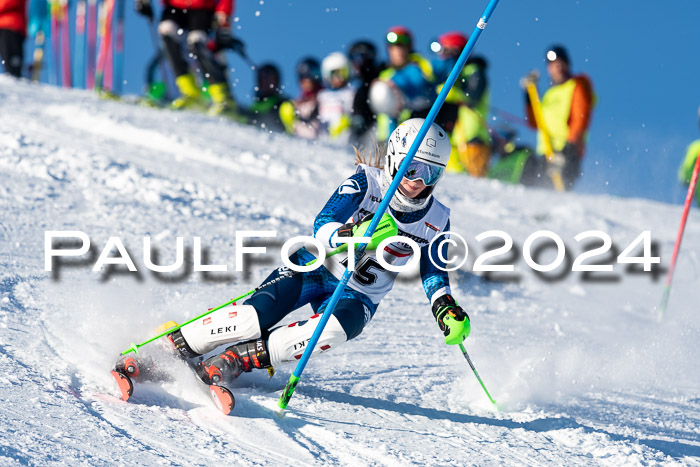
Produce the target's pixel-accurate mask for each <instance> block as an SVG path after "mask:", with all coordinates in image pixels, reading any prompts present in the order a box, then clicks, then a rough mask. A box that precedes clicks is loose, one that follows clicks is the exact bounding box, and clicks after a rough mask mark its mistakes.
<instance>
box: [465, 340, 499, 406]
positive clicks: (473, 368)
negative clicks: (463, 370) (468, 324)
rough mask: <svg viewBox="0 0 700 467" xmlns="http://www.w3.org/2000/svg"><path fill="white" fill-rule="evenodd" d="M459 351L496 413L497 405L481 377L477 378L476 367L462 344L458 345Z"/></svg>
mask: <svg viewBox="0 0 700 467" xmlns="http://www.w3.org/2000/svg"><path fill="white" fill-rule="evenodd" d="M459 349H460V350H461V351H462V355H464V358H466V359H467V362H469V366H470V367H471V368H472V371H473V372H474V376H476V379H477V381H479V384H480V385H481V388H482V389H483V390H484V392H485V393H486V395H487V396H488V398H489V400H490V401H491V403H492V404H493V406H494V407H496V410H497V411H498V410H499V409H498V404H496V401H495V400H493V397H491V394H489V390H488V389H486V386H485V385H484V382H483V381H482V380H481V376H479V373H478V372H477V371H476V367H475V366H474V364H473V363H472V359H471V358H469V354H468V353H467V349H465V348H464V344H461V343H460V344H459Z"/></svg>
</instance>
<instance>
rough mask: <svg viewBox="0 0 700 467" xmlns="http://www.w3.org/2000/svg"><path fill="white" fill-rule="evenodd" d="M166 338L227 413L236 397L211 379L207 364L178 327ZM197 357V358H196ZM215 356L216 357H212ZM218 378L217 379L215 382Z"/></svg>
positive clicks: (222, 410) (218, 406) (220, 407)
mask: <svg viewBox="0 0 700 467" xmlns="http://www.w3.org/2000/svg"><path fill="white" fill-rule="evenodd" d="M168 340H169V341H170V344H171V345H172V348H173V349H174V350H175V351H176V353H177V355H178V357H180V359H182V360H183V361H184V362H186V363H187V365H188V366H189V367H190V369H191V370H192V372H193V373H194V374H195V376H196V377H197V378H198V379H199V380H200V381H201V382H202V383H204V384H206V385H207V386H209V394H210V395H211V398H212V400H213V401H214V404H215V405H216V407H217V408H218V409H219V410H220V411H221V412H222V413H223V414H224V415H228V414H229V413H231V411H232V410H233V408H234V406H235V405H236V399H235V398H234V397H233V394H231V391H229V390H228V389H227V388H225V387H224V386H221V385H218V384H216V383H214V382H213V381H212V377H211V376H210V374H209V371H207V366H206V365H205V362H202V361H201V357H200V355H199V354H198V353H196V352H195V351H194V350H192V349H191V348H190V346H189V345H188V344H187V341H185V338H184V337H183V336H182V332H180V330H179V329H178V330H177V331H175V332H173V333H171V334H168ZM198 357H199V360H197V358H198ZM213 358H217V357H213ZM218 381H219V379H217V382H218Z"/></svg>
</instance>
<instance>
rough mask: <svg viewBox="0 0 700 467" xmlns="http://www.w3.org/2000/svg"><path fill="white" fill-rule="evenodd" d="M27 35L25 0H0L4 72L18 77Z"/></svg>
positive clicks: (0, 29)
mask: <svg viewBox="0 0 700 467" xmlns="http://www.w3.org/2000/svg"><path fill="white" fill-rule="evenodd" d="M26 35H27V0H0V59H1V60H2V65H3V67H4V68H5V72H6V73H9V74H11V75H12V76H16V77H17V78H19V77H20V76H21V75H22V63H23V62H24V53H23V47H24V38H25V37H26Z"/></svg>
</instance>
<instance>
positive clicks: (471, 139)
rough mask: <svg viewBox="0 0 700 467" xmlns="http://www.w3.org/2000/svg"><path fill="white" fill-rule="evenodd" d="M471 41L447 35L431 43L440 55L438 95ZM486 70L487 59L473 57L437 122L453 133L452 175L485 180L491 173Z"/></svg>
mask: <svg viewBox="0 0 700 467" xmlns="http://www.w3.org/2000/svg"><path fill="white" fill-rule="evenodd" d="M467 41H468V38H467V36H466V35H465V34H463V33H461V32H447V33H445V34H443V35H441V36H440V37H439V38H438V40H437V41H436V42H434V43H433V44H431V46H430V48H431V49H432V50H433V51H435V52H437V54H438V58H437V59H436V60H433V62H432V66H433V72H434V74H435V81H436V82H438V83H440V84H439V85H438V87H437V89H436V91H437V92H440V89H442V86H443V84H444V83H445V81H447V77H448V76H449V74H450V72H451V71H452V68H453V67H454V65H455V63H457V59H458V58H459V55H460V54H461V53H462V49H464V47H465V46H466V45H467ZM486 68H487V62H486V59H484V58H483V57H481V56H478V55H472V56H470V57H469V59H468V60H467V63H466V64H465V66H464V68H462V71H461V72H460V75H459V77H458V78H457V81H456V82H455V85H454V87H453V88H452V89H451V90H450V92H449V94H448V95H447V98H446V99H445V103H444V105H443V106H442V108H441V109H440V112H439V113H438V115H437V117H436V118H435V123H437V124H438V125H440V126H441V127H442V128H444V129H445V130H446V131H447V132H448V133H449V134H450V141H451V142H452V156H451V157H450V161H449V163H448V164H447V171H449V172H465V171H466V172H468V173H469V174H470V175H472V176H475V177H484V176H486V174H487V172H488V169H489V160H490V158H491V136H490V135H489V129H488V125H487V124H486V115H487V114H488V108H489V89H488V81H487V79H486Z"/></svg>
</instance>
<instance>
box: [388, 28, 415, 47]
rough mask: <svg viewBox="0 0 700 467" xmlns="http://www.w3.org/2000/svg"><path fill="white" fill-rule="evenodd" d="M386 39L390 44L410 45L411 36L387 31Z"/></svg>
mask: <svg viewBox="0 0 700 467" xmlns="http://www.w3.org/2000/svg"><path fill="white" fill-rule="evenodd" d="M386 41H387V43H389V44H390V45H405V46H409V47H410V45H411V36H409V35H408V34H404V33H401V32H395V31H389V32H388V33H387V35H386Z"/></svg>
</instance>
